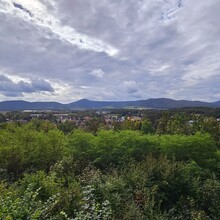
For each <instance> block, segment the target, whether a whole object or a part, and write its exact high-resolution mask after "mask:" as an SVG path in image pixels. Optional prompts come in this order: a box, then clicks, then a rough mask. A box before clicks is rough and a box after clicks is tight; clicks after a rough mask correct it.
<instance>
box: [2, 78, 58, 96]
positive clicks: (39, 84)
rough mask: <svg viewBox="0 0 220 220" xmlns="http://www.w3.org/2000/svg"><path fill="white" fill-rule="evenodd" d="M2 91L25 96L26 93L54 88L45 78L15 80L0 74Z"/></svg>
mask: <svg viewBox="0 0 220 220" xmlns="http://www.w3.org/2000/svg"><path fill="white" fill-rule="evenodd" d="M0 92H2V94H3V95H5V96H12V97H16V96H23V95H24V93H36V92H54V88H53V87H52V86H51V85H50V83H48V82H46V81H45V80H34V81H31V82H30V83H29V82H24V81H22V80H20V81H19V82H14V81H12V80H11V79H9V78H8V77H7V76H4V75H0Z"/></svg>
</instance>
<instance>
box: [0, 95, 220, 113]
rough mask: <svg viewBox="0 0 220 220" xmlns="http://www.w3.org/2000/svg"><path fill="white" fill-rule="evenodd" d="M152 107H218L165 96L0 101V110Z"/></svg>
mask: <svg viewBox="0 0 220 220" xmlns="http://www.w3.org/2000/svg"><path fill="white" fill-rule="evenodd" d="M132 107H134V108H135V107H137V108H154V109H171V108H183V107H220V101H218V102H213V103H209V102H200V101H187V100H174V99H167V98H158V99H147V100H138V101H91V100H88V99H81V100H79V101H76V102H72V103H69V104H61V103H58V102H27V101H19V100H16V101H3V102H0V111H14V110H47V109H48V110H59V109H101V108H102V109H103V108H132Z"/></svg>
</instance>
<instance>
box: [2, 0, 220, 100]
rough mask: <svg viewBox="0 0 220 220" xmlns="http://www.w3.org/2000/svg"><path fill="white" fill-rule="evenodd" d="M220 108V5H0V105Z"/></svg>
mask: <svg viewBox="0 0 220 220" xmlns="http://www.w3.org/2000/svg"><path fill="white" fill-rule="evenodd" d="M159 97H160V98H161V97H166V98H174V99H188V100H202V101H216V100H220V0H202V1H201V0H0V101H3V100H15V99H22V100H27V101H48V100H50V101H59V102H62V103H67V102H72V101H75V100H79V99H81V98H87V99H92V100H138V99H148V98H159Z"/></svg>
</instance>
